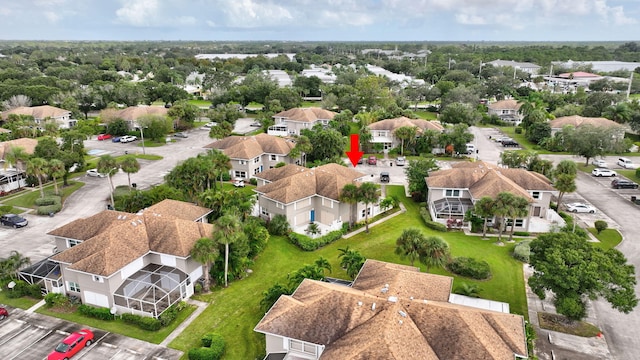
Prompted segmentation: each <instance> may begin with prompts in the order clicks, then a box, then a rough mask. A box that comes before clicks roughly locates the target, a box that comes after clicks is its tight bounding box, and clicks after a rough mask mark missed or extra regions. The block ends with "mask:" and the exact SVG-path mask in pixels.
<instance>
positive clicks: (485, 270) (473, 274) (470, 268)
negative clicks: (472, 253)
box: [447, 257, 491, 280]
mask: <svg viewBox="0 0 640 360" xmlns="http://www.w3.org/2000/svg"><path fill="white" fill-rule="evenodd" d="M447 268H448V269H449V271H451V272H452V273H454V274H457V275H460V276H464V277H469V278H472V279H476V280H484V279H488V278H489V277H490V276H491V268H490V267H489V263H488V262H486V261H484V260H476V259H474V258H468V257H457V258H454V259H453V260H452V261H451V262H450V263H449V264H448V265H447Z"/></svg>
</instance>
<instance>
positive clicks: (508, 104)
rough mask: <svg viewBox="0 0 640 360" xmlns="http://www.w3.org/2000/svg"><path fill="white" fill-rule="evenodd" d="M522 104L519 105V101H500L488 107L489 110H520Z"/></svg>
mask: <svg viewBox="0 0 640 360" xmlns="http://www.w3.org/2000/svg"><path fill="white" fill-rule="evenodd" d="M521 106H522V104H520V103H518V100H513V99H509V100H500V101H496V102H493V103H491V104H489V105H487V108H489V109H491V110H520V107H521Z"/></svg>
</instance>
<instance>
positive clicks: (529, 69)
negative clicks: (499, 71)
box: [487, 59, 540, 75]
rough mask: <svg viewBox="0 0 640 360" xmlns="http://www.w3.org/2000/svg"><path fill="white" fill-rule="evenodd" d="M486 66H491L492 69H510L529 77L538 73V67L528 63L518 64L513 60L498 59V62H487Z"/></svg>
mask: <svg viewBox="0 0 640 360" xmlns="http://www.w3.org/2000/svg"><path fill="white" fill-rule="evenodd" d="M487 64H491V65H492V66H494V67H512V68H514V69H518V70H520V71H524V72H526V73H528V74H531V75H538V72H540V65H536V64H533V63H529V62H518V61H515V60H500V59H498V60H493V61H489V62H488V63H487Z"/></svg>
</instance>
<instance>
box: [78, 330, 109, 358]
mask: <svg viewBox="0 0 640 360" xmlns="http://www.w3.org/2000/svg"><path fill="white" fill-rule="evenodd" d="M109 334H111V333H110V332H106V333H105V334H104V335H102V337H101V338H100V339H98V340H96V339H95V338H94V339H93V340H95V341H93V342H92V343H91V346H89V347H85V348H84V349H82V351H81V352H80V353H78V356H77V358H78V359H82V358H83V357H84V356H85V355H87V354H88V353H89V352H90V351H91V349H93V348H94V347H96V346H97V345H98V343H100V341H101V340H102V339H104V338H105V337H106V336H107V335H109ZM103 344H106V343H103Z"/></svg>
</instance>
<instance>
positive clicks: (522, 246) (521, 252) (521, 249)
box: [513, 239, 532, 263]
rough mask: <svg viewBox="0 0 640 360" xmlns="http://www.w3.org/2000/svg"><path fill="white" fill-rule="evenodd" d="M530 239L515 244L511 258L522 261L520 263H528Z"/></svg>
mask: <svg viewBox="0 0 640 360" xmlns="http://www.w3.org/2000/svg"><path fill="white" fill-rule="evenodd" d="M531 241H532V240H530V239H527V240H522V241H521V242H519V243H517V244H516V246H515V247H514V248H513V257H514V258H516V259H518V260H520V261H522V262H526V263H528V262H529V257H530V256H531V247H530V244H531Z"/></svg>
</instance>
